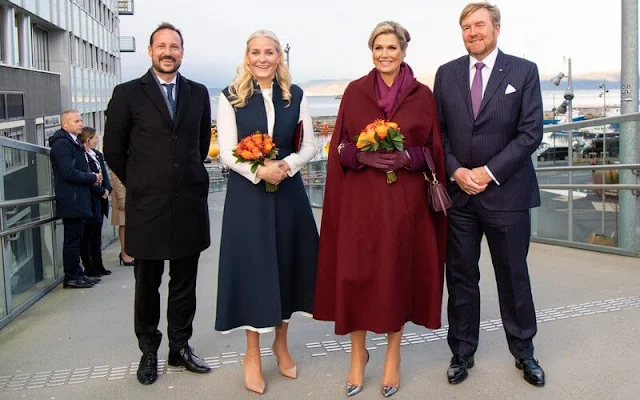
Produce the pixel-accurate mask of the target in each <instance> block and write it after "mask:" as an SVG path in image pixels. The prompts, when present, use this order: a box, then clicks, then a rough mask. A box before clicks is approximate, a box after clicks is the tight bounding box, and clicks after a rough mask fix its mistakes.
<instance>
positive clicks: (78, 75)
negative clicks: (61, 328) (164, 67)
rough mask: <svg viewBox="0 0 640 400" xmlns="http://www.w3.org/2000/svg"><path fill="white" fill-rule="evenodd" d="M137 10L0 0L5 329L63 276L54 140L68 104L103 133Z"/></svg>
mask: <svg viewBox="0 0 640 400" xmlns="http://www.w3.org/2000/svg"><path fill="white" fill-rule="evenodd" d="M132 13H133V1H132V0H128V1H126V0H0V244H1V246H0V328H1V327H2V326H4V325H6V324H7V323H8V322H9V321H10V320H11V319H13V318H15V316H17V315H18V314H19V313H20V312H22V311H23V310H24V309H26V308H27V307H29V306H30V305H31V304H33V303H34V302H35V301H37V300H38V299H39V298H40V297H42V296H43V295H44V294H45V293H46V292H47V291H49V290H51V289H52V288H54V287H55V286H56V285H57V284H59V282H60V281H61V280H62V277H63V268H62V251H61V249H62V226H61V224H60V221H58V220H56V218H55V216H54V215H55V208H54V207H55V206H54V204H55V197H54V195H55V194H54V190H53V187H52V178H51V166H50V162H49V149H48V148H47V147H46V146H47V145H48V143H47V142H48V140H47V139H48V138H49V136H51V135H52V134H53V133H54V132H55V131H56V130H58V129H60V113H61V111H62V110H64V109H68V108H74V109H77V110H78V111H80V113H81V114H82V118H83V121H84V124H85V126H92V127H95V128H96V129H97V130H98V132H100V133H102V131H103V127H104V120H105V110H106V108H107V103H108V101H109V98H110V96H111V92H112V91H113V88H114V87H115V85H117V84H118V83H119V81H120V53H121V51H133V50H134V47H135V41H134V40H133V38H121V37H120V36H119V18H120V15H126V14H132ZM122 46H128V48H123V47H122ZM114 237H115V229H114V228H113V227H112V226H111V225H110V224H109V223H105V224H104V225H103V238H104V239H105V240H104V241H105V243H108V242H109V241H110V240H111V239H113V238H114Z"/></svg>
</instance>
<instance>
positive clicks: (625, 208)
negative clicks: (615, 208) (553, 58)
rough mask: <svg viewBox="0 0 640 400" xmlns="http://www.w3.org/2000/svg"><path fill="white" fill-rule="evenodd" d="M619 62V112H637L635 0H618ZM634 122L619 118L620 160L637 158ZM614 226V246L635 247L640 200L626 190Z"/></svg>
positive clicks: (624, 176) (623, 174) (627, 178)
mask: <svg viewBox="0 0 640 400" xmlns="http://www.w3.org/2000/svg"><path fill="white" fill-rule="evenodd" d="M621 11H622V24H621V31H622V32H621V33H622V35H621V43H622V62H621V88H620V105H621V107H620V112H621V114H629V113H634V112H638V0H622V10H621ZM637 135H638V132H637V123H636V122H635V121H634V122H623V123H622V124H621V129H620V162H621V163H623V164H635V163H637V160H640V154H638V152H640V148H638V145H637V143H638V140H637ZM637 179H638V177H636V176H634V175H633V173H632V171H620V183H621V184H633V183H636V180H637ZM618 204H619V209H620V213H619V214H618V226H619V233H620V236H619V238H618V246H619V247H620V248H623V249H627V250H638V249H640V244H639V242H638V237H640V227H638V220H637V215H640V202H639V201H638V199H637V198H636V196H635V195H634V193H632V192H631V191H629V190H623V191H621V192H620V195H619V203H618Z"/></svg>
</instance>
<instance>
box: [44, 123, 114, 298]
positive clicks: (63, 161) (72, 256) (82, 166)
mask: <svg viewBox="0 0 640 400" xmlns="http://www.w3.org/2000/svg"><path fill="white" fill-rule="evenodd" d="M60 121H61V124H62V129H60V130H58V131H57V132H56V133H54V134H53V136H51V137H50V138H49V147H51V167H52V169H53V177H54V185H55V192H56V216H57V217H59V218H62V224H63V226H64V243H63V245H62V262H63V264H64V283H63V287H64V288H78V289H83V288H90V287H92V286H93V285H94V284H95V283H96V282H98V281H99V280H100V279H97V278H90V277H87V276H85V275H84V272H83V270H82V268H81V267H80V244H81V242H82V232H83V228H84V219H85V218H88V217H91V215H92V212H91V195H90V193H89V190H90V188H91V186H92V185H99V184H100V183H101V182H102V176H101V175H100V174H97V173H93V172H91V171H90V170H89V165H88V163H87V156H86V154H85V151H84V147H83V146H82V145H81V144H80V143H79V142H78V139H77V135H79V134H80V132H82V117H81V116H80V113H79V112H78V111H77V110H66V111H64V112H63V113H62V115H61V116H60Z"/></svg>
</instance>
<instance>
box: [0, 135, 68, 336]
mask: <svg viewBox="0 0 640 400" xmlns="http://www.w3.org/2000/svg"><path fill="white" fill-rule="evenodd" d="M0 176H2V179H1V180H0V243H1V245H2V246H1V249H0V260H1V266H2V269H1V270H2V276H1V277H0V327H2V326H4V325H5V324H6V323H7V322H8V321H10V320H11V319H12V318H13V317H14V316H15V315H17V314H19V313H20V312H21V311H22V310H23V309H25V308H26V307H28V306H29V305H31V304H32V303H33V302H35V301H36V300H37V299H38V298H40V297H41V296H42V295H43V294H44V293H46V292H47V291H48V290H50V289H51V288H53V287H55V285H56V284H57V283H59V280H60V279H61V276H62V275H61V273H60V271H57V270H56V238H55V220H56V218H55V217H54V200H55V197H54V196H53V185H52V178H51V176H52V174H51V163H50V162H49V149H48V148H45V147H40V146H35V145H32V144H28V143H24V142H19V141H15V140H11V139H7V138H0Z"/></svg>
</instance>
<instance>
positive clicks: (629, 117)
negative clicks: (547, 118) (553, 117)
mask: <svg viewBox="0 0 640 400" xmlns="http://www.w3.org/2000/svg"><path fill="white" fill-rule="evenodd" d="M634 121H640V112H636V113H630V114H622V115H615V116H612V117H601V118H592V119H585V120H583V121H576V122H567V123H566V124H557V125H545V126H544V127H543V128H542V131H543V132H545V133H546V132H557V131H563V130H566V129H580V128H588V127H591V126H601V125H607V124H616V123H618V122H634Z"/></svg>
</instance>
